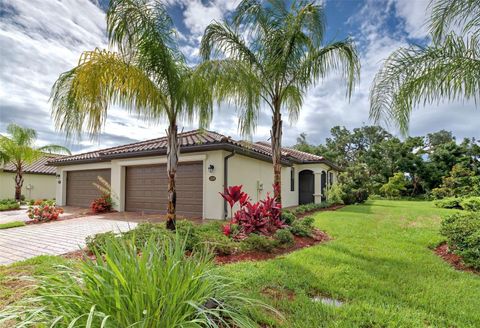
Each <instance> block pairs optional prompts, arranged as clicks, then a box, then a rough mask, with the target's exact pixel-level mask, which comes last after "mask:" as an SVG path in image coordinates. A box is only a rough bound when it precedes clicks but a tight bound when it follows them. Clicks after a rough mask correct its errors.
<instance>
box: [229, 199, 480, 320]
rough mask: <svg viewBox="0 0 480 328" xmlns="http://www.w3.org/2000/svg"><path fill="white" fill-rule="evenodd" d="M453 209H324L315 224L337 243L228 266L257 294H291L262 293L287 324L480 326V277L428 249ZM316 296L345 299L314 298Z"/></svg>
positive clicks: (391, 205) (397, 205)
mask: <svg viewBox="0 0 480 328" xmlns="http://www.w3.org/2000/svg"><path fill="white" fill-rule="evenodd" d="M450 211H451V210H444V209H437V208H435V207H433V205H432V204H431V203H430V202H413V201H411V202H409V201H380V200H379V201H370V202H368V203H367V204H365V205H359V206H348V207H345V208H343V209H342V210H339V211H336V212H320V213H318V214H316V215H315V217H316V226H318V227H319V228H321V229H322V230H325V231H327V232H328V233H329V234H330V235H331V236H332V237H334V238H335V240H333V241H330V242H328V243H326V244H323V245H318V246H315V247H312V248H309V249H304V250H301V251H298V252H295V253H292V254H289V255H286V256H283V257H281V258H277V259H275V260H271V261H267V262H256V263H240V264H233V265H228V266H225V267H223V268H222V271H224V272H225V273H227V274H229V275H233V276H235V277H237V278H238V279H239V280H240V281H242V283H244V284H245V288H248V290H249V291H250V292H251V293H252V294H254V295H257V296H258V295H260V296H262V295H263V294H265V293H261V291H262V290H265V289H267V290H269V294H274V293H272V292H271V290H274V291H276V292H278V293H279V294H280V295H282V294H283V295H290V299H289V297H287V296H285V297H284V298H283V299H280V300H275V299H273V298H272V297H267V296H264V295H263V296H262V297H263V298H264V299H265V300H267V301H268V302H269V303H270V304H272V305H273V306H274V307H276V308H277V309H278V310H279V311H280V312H282V313H283V314H284V316H285V321H283V322H282V323H281V325H280V326H283V327H302V328H306V327H428V326H431V327H480V276H477V275H474V274H472V273H464V272H458V271H456V270H454V269H453V268H451V267H450V266H449V265H448V264H447V263H445V262H443V260H442V259H440V258H439V257H437V256H436V255H435V254H434V253H433V252H432V250H431V249H430V248H429V247H432V245H435V244H437V243H438V242H439V241H441V237H440V236H439V235H438V227H439V223H440V216H441V215H443V214H445V213H452V212H450ZM252 286H253V287H252ZM292 295H294V297H293V300H291V298H292ZM316 295H323V296H327V297H332V298H336V299H340V300H342V301H344V302H345V303H344V305H343V306H341V307H339V308H335V307H333V306H331V305H323V304H321V303H318V302H313V301H311V297H312V296H316Z"/></svg>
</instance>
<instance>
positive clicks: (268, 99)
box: [200, 0, 360, 201]
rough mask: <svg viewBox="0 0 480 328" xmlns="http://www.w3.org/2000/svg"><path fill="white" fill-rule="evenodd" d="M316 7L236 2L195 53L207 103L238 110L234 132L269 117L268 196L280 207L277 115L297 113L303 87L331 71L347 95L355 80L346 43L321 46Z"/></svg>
mask: <svg viewBox="0 0 480 328" xmlns="http://www.w3.org/2000/svg"><path fill="white" fill-rule="evenodd" d="M324 31H325V19H324V16H323V7H322V6H321V5H319V4H316V3H315V2H313V1H312V2H306V1H293V2H292V3H291V4H287V1H277V0H268V1H260V0H243V1H241V2H240V4H239V5H238V7H237V9H236V10H235V12H234V13H233V16H232V19H231V20H227V21H225V22H223V23H220V22H215V23H212V24H210V25H209V26H208V27H207V28H206V30H205V34H204V36H203V39H202V42H201V48H200V53H201V54H202V56H203V58H204V60H205V62H204V63H203V65H202V70H200V71H202V72H203V73H204V74H205V75H206V78H208V79H210V80H211V82H210V84H211V85H212V87H213V92H214V97H215V98H216V99H218V101H222V100H228V101H231V102H233V103H234V104H235V105H236V106H237V107H238V109H239V114H240V118H239V125H240V130H241V132H242V134H250V132H251V131H252V130H253V129H255V126H256V123H257V119H258V116H259V110H260V108H261V105H262V104H264V105H266V107H267V108H268V109H269V110H270V112H271V114H272V128H271V131H270V135H271V147H272V148H271V149H272V162H273V171H274V185H275V187H274V191H275V198H276V199H277V200H278V201H281V146H282V145H281V142H282V112H287V113H288V114H289V116H290V119H291V121H293V120H295V119H296V118H297V116H298V115H299V113H300V110H301V108H302V104H303V97H304V95H305V92H306V91H307V90H308V88H309V87H311V86H313V85H315V84H316V83H317V82H318V81H319V80H320V79H323V78H325V77H326V76H327V75H328V74H329V73H331V72H337V73H339V74H340V76H341V77H342V78H343V79H344V80H345V81H346V84H347V96H348V97H350V95H351V92H352V89H353V87H354V85H355V82H356V81H357V80H358V78H359V71H360V69H359V61H358V58H357V53H356V50H355V47H354V44H353V42H352V40H350V39H347V40H344V41H338V42H333V43H328V44H325V43H324V42H323V39H324Z"/></svg>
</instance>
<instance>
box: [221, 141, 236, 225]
mask: <svg viewBox="0 0 480 328" xmlns="http://www.w3.org/2000/svg"><path fill="white" fill-rule="evenodd" d="M233 156H235V150H233V151H232V152H231V153H230V154H229V155H227V156H225V157H224V158H223V189H224V190H225V189H227V188H228V159H229V158H230V157H233ZM227 217H228V206H227V201H226V200H223V219H224V220H226V219H227Z"/></svg>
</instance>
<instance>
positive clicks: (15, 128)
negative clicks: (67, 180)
mask: <svg viewBox="0 0 480 328" xmlns="http://www.w3.org/2000/svg"><path fill="white" fill-rule="evenodd" d="M7 133H8V135H9V136H3V135H0V163H2V164H7V163H12V164H13V166H14V167H15V200H17V201H20V200H21V198H22V187H23V169H24V167H25V165H28V164H30V163H32V162H34V161H36V160H38V159H39V158H41V157H43V156H45V153H58V154H70V150H68V149H67V148H65V147H63V146H59V145H47V146H43V147H36V146H35V141H36V140H37V132H36V131H35V130H34V129H29V128H23V127H21V126H19V125H16V124H13V123H12V124H9V125H8V126H7Z"/></svg>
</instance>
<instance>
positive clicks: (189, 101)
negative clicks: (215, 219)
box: [51, 0, 212, 229]
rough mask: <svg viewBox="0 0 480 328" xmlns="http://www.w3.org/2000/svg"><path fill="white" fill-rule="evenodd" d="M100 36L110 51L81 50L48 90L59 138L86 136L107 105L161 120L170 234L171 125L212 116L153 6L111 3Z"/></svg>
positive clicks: (174, 152)
mask: <svg viewBox="0 0 480 328" xmlns="http://www.w3.org/2000/svg"><path fill="white" fill-rule="evenodd" d="M107 35H108V39H109V41H110V45H112V46H113V47H115V48H116V49H117V51H115V52H113V51H109V50H99V49H95V50H93V51H86V52H84V53H83V54H82V55H81V57H80V60H79V62H78V66H76V67H75V68H73V69H71V70H70V71H67V72H65V73H63V74H61V75H60V77H59V78H58V80H57V81H56V82H55V85H54V86H53V89H52V95H51V98H52V108H53V117H54V119H55V124H56V127H57V128H58V129H60V130H62V131H65V132H66V133H67V136H69V137H72V136H75V135H76V136H79V135H80V132H81V131H82V130H86V131H87V132H88V133H89V134H90V136H91V137H92V138H93V137H95V136H97V135H98V134H99V133H100V131H101V129H102V127H103V126H104V124H105V122H106V120H107V113H108V109H109V105H112V104H113V105H120V106H121V107H123V108H125V109H126V110H127V111H128V112H129V113H132V114H134V115H136V116H138V117H140V118H142V119H144V120H147V121H152V122H159V121H161V120H165V119H166V120H167V121H168V128H167V138H168V142H167V176H168V207H167V218H168V220H167V222H168V227H169V229H175V222H176V199H177V196H176V186H175V176H176V171H177V164H178V156H179V151H180V145H179V139H178V126H177V124H178V123H179V122H181V121H184V120H188V121H191V120H193V119H194V118H195V117H198V119H199V122H200V125H201V126H205V125H206V124H208V122H209V121H210V119H211V116H212V112H211V111H212V104H211V98H210V93H209V91H208V88H206V84H204V83H202V81H201V80H200V79H199V78H197V79H193V74H192V73H193V69H192V68H191V67H189V66H188V65H187V64H186V61H185V58H184V56H183V55H182V53H181V52H180V51H179V49H178V45H177V42H176V38H175V36H176V32H175V29H174V27H173V23H172V20H171V18H170V16H169V15H168V13H167V10H166V8H165V6H164V4H163V3H162V2H160V1H145V0H112V1H110V6H109V9H108V12H107Z"/></svg>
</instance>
